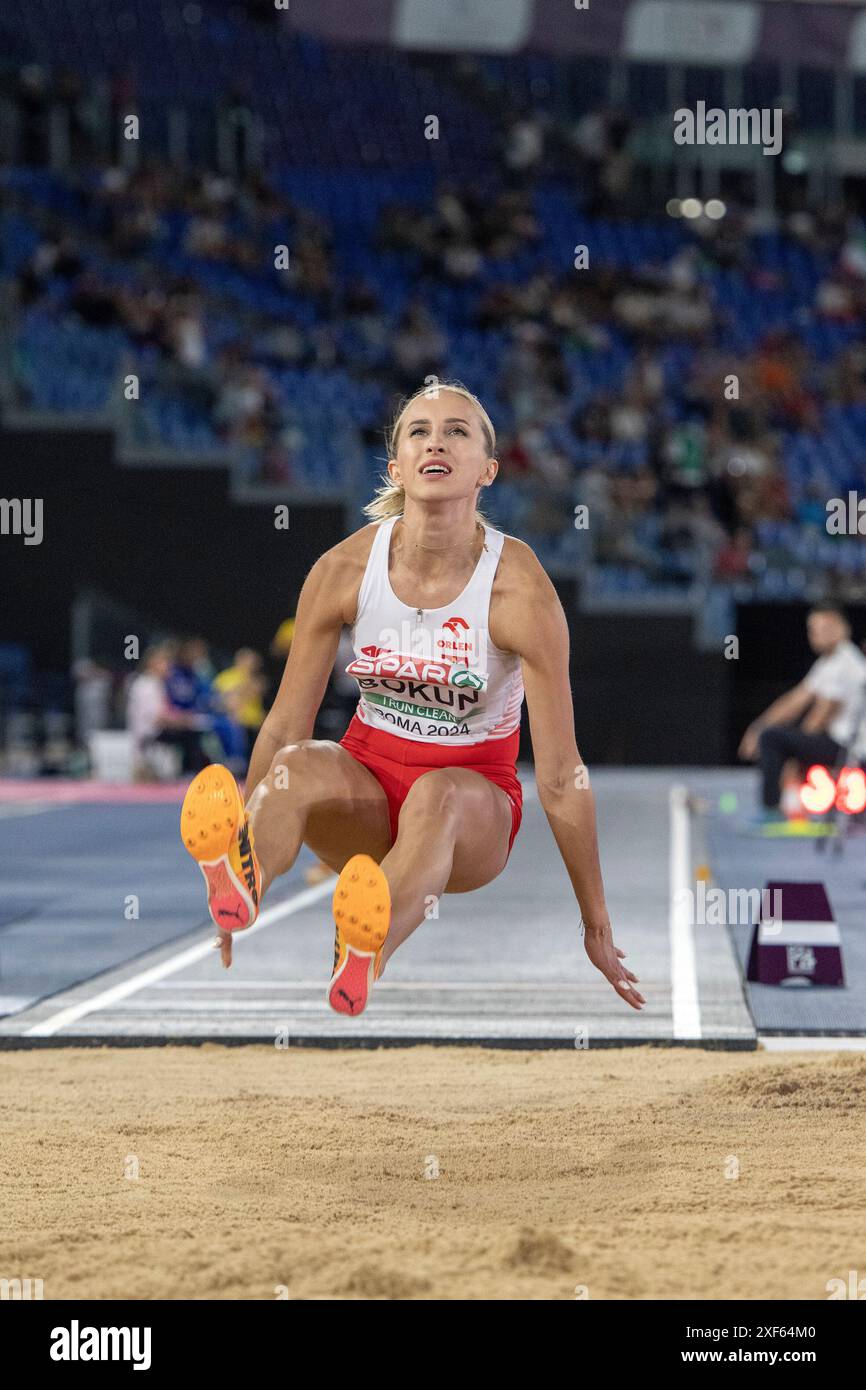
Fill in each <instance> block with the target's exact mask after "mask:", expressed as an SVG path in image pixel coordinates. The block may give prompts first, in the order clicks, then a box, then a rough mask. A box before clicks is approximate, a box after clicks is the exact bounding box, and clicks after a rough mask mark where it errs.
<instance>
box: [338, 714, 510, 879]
mask: <svg viewBox="0 0 866 1390" xmlns="http://www.w3.org/2000/svg"><path fill="white" fill-rule="evenodd" d="M340 746H341V747H342V748H345V749H346V752H347V753H351V755H352V757H353V758H355V759H356V760H357V762H359V763H362V764H363V766H364V767H368V768H369V769H370V771H371V772H372V774H373V776H374V777H375V778H376V781H377V782H378V783H379V785H380V786H381V787H382V790H383V791H384V793H385V795H386V796H387V798H388V814H389V816H390V820H391V840H392V842H393V841H394V840H396V838H397V821H398V819H399V816H400V807H401V806H402V805H403V802H404V801H405V800H406V794H407V792H408V791H409V788H410V787H411V785H412V783H413V782H415V781H416V780H417V779H418V778H419V777H421V776H422V775H423V774H424V773H425V772H432V771H433V769H434V768H437V767H466V768H470V769H471V770H472V771H473V772H480V773H481V775H482V777H487V778H488V779H489V781H491V782H495V783H496V785H497V787H501V788H502V790H503V791H504V792H505V794H506V796H507V797H508V800H509V801H510V802H511V834H510V836H509V839H508V853H509V854H510V853H511V846H512V845H513V844H514V837H515V835H516V834H517V832H518V830H519V829H520V820H521V816H522V815H523V788H522V787H521V785H520V782H519V780H518V777H517V771H516V769H515V762H516V761H517V754H518V750H519V747H520V730H519V729H515V731H514V733H513V734H509V735H508V737H507V738H503V739H494V740H488V741H487V742H486V743H470V744H464V745H463V747H462V748H454V747H452V748H449V747H448V745H447V743H446V742H445V740H444V739H443V742H442V745H441V747H440V746H439V745H438V744H435V743H432V744H431V743H420V742H418V741H417V740H415V739H410V738H400V737H399V735H397V734H386V733H385V732H384V730H382V729H373V728H371V727H370V725H369V724H364V723H363V722H362V721H361V720H360V719H359V718H358V716H357V714H353V715H352V721H351V723H350V724H349V727H348V729H347V730H346V732H345V734H344V735H343V737H342V738H341V739H340Z"/></svg>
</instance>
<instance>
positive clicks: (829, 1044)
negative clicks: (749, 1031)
mask: <svg viewBox="0 0 866 1390" xmlns="http://www.w3.org/2000/svg"><path fill="white" fill-rule="evenodd" d="M758 1045H759V1047H765V1048H766V1049H767V1051H768V1052H866V1037H864V1038H831V1037H827V1036H826V1035H822V1036H821V1037H817V1038H816V1037H813V1036H811V1035H806V1036H805V1037H804V1036H800V1037H797V1036H795V1035H788V1036H786V1037H766V1036H764V1035H763V1034H761V1033H759V1034H758Z"/></svg>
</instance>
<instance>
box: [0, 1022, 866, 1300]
mask: <svg viewBox="0 0 866 1390" xmlns="http://www.w3.org/2000/svg"><path fill="white" fill-rule="evenodd" d="M864 1103H866V1057H864V1056H862V1055H858V1054H856V1053H854V1054H852V1053H835V1054H833V1053H826V1054H821V1055H818V1056H815V1055H814V1054H786V1055H784V1056H780V1055H779V1054H767V1053H763V1052H757V1053H730V1052H712V1051H700V1050H696V1049H691V1048H689V1049H669V1050H668V1049H660V1048H625V1049H617V1050H607V1049H597V1050H595V1051H593V1050H592V1049H590V1050H587V1051H558V1052H529V1053H527V1052H509V1051H496V1050H484V1049H480V1048H432V1047H417V1048H411V1049H406V1050H404V1049H394V1050H384V1049H380V1050H377V1051H331V1050H313V1049H308V1048H300V1049H297V1050H293V1049H288V1050H284V1051H281V1050H278V1049H276V1048H273V1047H261V1048H254V1047H240V1048H223V1047H219V1046H214V1045H209V1046H204V1047H201V1048H182V1047H165V1048H143V1049H126V1048H119V1049H110V1048H101V1049H84V1048H83V1049H75V1050H69V1049H59V1050H56V1051H55V1050H37V1051H30V1052H7V1053H5V1054H4V1057H3V1065H2V1080H0V1133H2V1136H3V1137H2V1144H0V1154H2V1157H0V1185H2V1206H3V1222H2V1235H0V1277H5V1278H14V1277H21V1278H23V1277H28V1276H29V1277H30V1278H31V1279H36V1278H40V1279H42V1280H43V1282H44V1296H45V1298H46V1299H58V1298H99V1299H107V1298H123V1299H151V1298H180V1299H200V1298H208V1299H211V1298H228V1299H235V1298H251V1299H273V1298H275V1297H277V1296H278V1294H279V1290H280V1286H282V1288H284V1289H285V1290H287V1294H288V1297H289V1298H329V1299H331V1298H399V1299H404V1298H421V1299H449V1298H486V1299H539V1298H543V1299H573V1298H575V1296H576V1294H575V1290H576V1288H577V1286H585V1287H586V1289H587V1291H588V1296H589V1298H590V1299H642V1298H665V1299H679V1298H702V1299H709V1298H723V1299H733V1298H746V1299H748V1298H770V1299H789V1298H805V1299H826V1297H827V1291H826V1283H827V1280H828V1279H831V1278H835V1277H839V1278H843V1279H847V1277H848V1271H849V1270H851V1269H861V1270H862V1269H864V1268H866V1238H864V1235H863V1231H864V1227H866V1222H864V1213H866V1182H864V1177H863V1174H864V1170H866V1133H864V1125H863V1110H864ZM136 1165H137V1172H138V1176H137V1177H135V1176H125V1172H129V1173H134V1172H135V1171H136ZM737 1165H738V1169H737ZM736 1171H738V1172H739V1176H737V1177H734V1176H726V1175H731V1174H733V1173H734V1172H736ZM436 1174H438V1176H435V1175H436ZM283 1296H285V1294H284V1295H283Z"/></svg>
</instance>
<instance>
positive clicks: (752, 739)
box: [737, 726, 758, 763]
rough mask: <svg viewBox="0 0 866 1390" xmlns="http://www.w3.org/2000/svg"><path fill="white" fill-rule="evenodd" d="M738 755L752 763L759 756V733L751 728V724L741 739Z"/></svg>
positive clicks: (744, 760) (746, 761) (745, 761)
mask: <svg viewBox="0 0 866 1390" xmlns="http://www.w3.org/2000/svg"><path fill="white" fill-rule="evenodd" d="M737 756H738V757H740V758H742V760H743V762H744V763H752V762H754V761H755V758H756V757H757V756H758V733H757V731H756V730H755V729H753V728H751V726H750V727H749V728H748V729H747V730H746V732H745V733H744V734H743V737H742V738H741V739H740V746H739V748H738V749H737Z"/></svg>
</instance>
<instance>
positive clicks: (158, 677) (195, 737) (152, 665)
mask: <svg viewBox="0 0 866 1390" xmlns="http://www.w3.org/2000/svg"><path fill="white" fill-rule="evenodd" d="M173 657H174V651H173V648H172V646H171V645H170V644H167V643H164V644H162V645H159V646H155V647H149V648H148V650H147V651H146V652H145V653H144V655H143V657H142V662H141V665H142V670H141V672H140V674H138V675H136V676H133V678H132V680H131V681H130V683H129V687H128V690H127V695H126V727H127V728H128V729H129V731H130V733H131V734H132V737H133V745H134V758H135V765H136V772H137V775H138V776H146V775H148V774H151V775H153V774H154V773H155V772H157V769H158V768H162V767H163V766H164V765H163V764H161V763H159V761H158V760H157V759H155V758H153V757H152V756H151V755H152V752H153V747H154V745H155V744H162V745H167V746H169V747H174V748H176V749H177V750H178V752H179V754H180V761H181V767H180V770H181V771H183V772H198V771H200V769H201V768H202V767H204V766H206V764H207V762H208V759H207V756H206V755H205V754H204V753H203V751H202V748H201V728H202V721H201V716H199V715H197V714H195V713H193V712H192V711H191V710H189V709H179V708H177V707H176V706H174V705H173V704H172V703H171V701H170V700H169V697H168V693H167V688H166V687H167V681H168V678H169V675H170V673H171V670H172V662H173Z"/></svg>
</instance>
